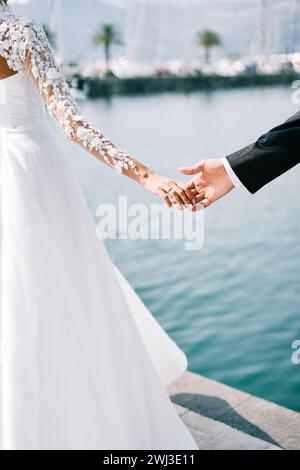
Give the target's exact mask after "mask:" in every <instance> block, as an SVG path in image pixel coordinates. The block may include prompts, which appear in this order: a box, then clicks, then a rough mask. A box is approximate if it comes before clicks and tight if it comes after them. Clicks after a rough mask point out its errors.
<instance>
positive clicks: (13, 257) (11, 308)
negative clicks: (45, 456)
mask: <svg viewBox="0 0 300 470" xmlns="http://www.w3.org/2000/svg"><path fill="white" fill-rule="evenodd" d="M0 56H1V57H2V58H4V59H6V60H7V64H8V66H9V67H10V68H11V69H12V70H14V71H15V72H17V73H16V74H15V75H12V76H10V77H9V78H5V79H3V80H1V81H0V163H1V169H0V195H1V213H0V216H1V219H0V222H1V224H0V226H1V239H0V248H1V260H0V261H1V278H0V288H1V292H0V294H1V330H0V331H1V382H0V399H1V415H0V419H1V439H0V441H1V449H16V450H19V449H25V450H29V449H34V450H38V449H43V450H46V449H66V450H71V449H112V450H114V449H156V450H161V449H174V450H176V449H181V450H184V449H197V445H196V443H195V441H194V439H193V437H192V435H191V434H190V432H189V431H188V430H187V428H186V427H185V425H184V424H183V423H182V421H181V420H180V418H179V417H178V415H177V413H176V411H175V409H174V406H173V404H172V402H171V401H170V399H169V397H168V395H167V393H166V390H165V386H166V385H167V384H169V383H170V382H171V381H173V380H174V379H176V378H177V377H179V376H180V375H181V374H182V373H183V372H184V371H185V369H186V357H185V355H184V353H183V352H182V351H181V350H180V349H179V348H178V347H177V345H176V344H175V343H174V342H173V341H172V340H171V338H169V336H167V334H166V333H165V332H164V331H163V329H162V328H161V327H160V325H159V324H158V323H157V322H156V320H155V319H154V318H153V316H152V315H151V314H150V312H149V311H148V310H147V309H146V307H145V306H144V305H143V304H142V302H141V301H140V299H139V298H138V297H137V295H136V294H135V292H134V291H133V290H132V289H131V287H130V286H129V285H128V283H127V282H126V281H125V279H124V278H123V277H122V275H121V274H120V273H119V272H118V271H117V270H116V269H115V268H114V265H113V264H112V262H111V260H110V258H109V256H108V254H107V252H106V249H105V247H104V245H103V243H102V242H101V241H100V240H99V239H98V238H97V236H96V227H95V223H94V220H93V218H92V216H91V214H90V212H89V210H88V208H87V205H86V202H85V200H84V197H83V195H82V192H81V189H80V187H79V185H78V183H77V181H76V179H75V178H74V177H73V176H72V175H71V174H70V171H69V168H68V165H67V163H66V158H65V155H64V146H63V143H62V142H60V141H59V140H58V139H57V136H56V134H55V133H54V132H53V130H52V129H51V126H50V125H49V123H48V115H47V114H46V108H45V104H44V101H45V103H46V104H47V107H48V110H49V111H50V113H51V114H52V115H53V116H54V117H55V118H56V120H57V121H58V123H59V124H60V126H61V127H62V129H63V130H64V132H65V134H66V135H67V136H68V137H69V138H71V139H72V140H74V141H75V142H77V143H79V144H81V145H83V146H84V147H85V148H86V149H87V150H95V149H96V151H98V152H99V159H103V160H106V162H107V163H109V164H111V166H113V167H115V168H119V169H121V170H122V168H127V167H129V168H130V167H132V171H133V170H134V168H133V165H132V163H131V161H130V159H129V157H128V156H127V154H126V153H125V152H124V151H122V150H120V149H116V148H115V147H114V146H113V144H111V142H110V141H109V140H108V139H106V138H105V137H104V136H102V134H100V133H99V132H98V131H97V130H95V129H94V128H92V127H91V126H90V125H89V124H88V123H87V122H86V121H85V120H84V119H83V118H82V116H80V115H79V114H78V111H79V110H78V108H77V107H76V104H75V103H74V101H73V100H72V97H71V95H70V94H69V89H68V87H67V84H66V82H65V80H64V78H63V77H62V75H61V74H60V72H59V69H58V68H57V65H56V64H55V61H54V59H53V57H52V55H51V50H50V47H49V44H48V42H47V39H46V36H45V34H44V32H43V30H42V27H41V26H40V25H39V24H37V23H36V22H34V21H33V20H31V19H29V18H25V17H16V16H15V15H14V14H13V13H12V11H11V10H10V8H8V7H6V8H3V7H0ZM74 123H75V125H74ZM62 141H63V139H62ZM87 158H89V157H88V156H87ZM141 269H142V266H141Z"/></svg>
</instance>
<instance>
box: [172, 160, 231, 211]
mask: <svg viewBox="0 0 300 470" xmlns="http://www.w3.org/2000/svg"><path fill="white" fill-rule="evenodd" d="M180 171H181V173H183V174H185V175H196V176H195V177H194V178H193V179H192V180H191V181H190V182H189V183H188V184H187V185H186V186H185V188H186V189H187V190H191V191H193V192H194V194H195V200H196V202H197V203H200V202H201V204H203V206H204V207H208V206H209V205H210V204H212V203H213V202H215V201H217V200H218V199H220V198H221V197H223V196H225V195H226V194H228V193H229V192H230V191H231V190H232V189H233V188H234V185H233V183H232V181H231V179H230V177H229V176H228V173H227V171H226V169H225V167H224V165H223V162H222V160H202V161H201V162H199V163H198V164H196V165H194V166H191V167H182V168H180Z"/></svg>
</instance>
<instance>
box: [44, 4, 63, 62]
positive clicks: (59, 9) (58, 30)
mask: <svg viewBox="0 0 300 470" xmlns="http://www.w3.org/2000/svg"><path fill="white" fill-rule="evenodd" d="M48 5H49V9H50V29H51V31H53V33H54V34H55V38H56V45H57V60H58V62H59V63H60V64H63V63H64V61H65V40H64V15H63V5H62V1H61V0H48Z"/></svg>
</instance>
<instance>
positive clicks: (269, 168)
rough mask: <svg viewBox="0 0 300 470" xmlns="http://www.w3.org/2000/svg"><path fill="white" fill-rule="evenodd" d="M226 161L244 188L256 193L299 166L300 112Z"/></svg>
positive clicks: (228, 157)
mask: <svg viewBox="0 0 300 470" xmlns="http://www.w3.org/2000/svg"><path fill="white" fill-rule="evenodd" d="M227 160H228V162H229V164H230V165H231V167H232V169H233V171H234V172H235V174H236V175H237V176H238V178H239V179H240V180H241V182H242V183H243V184H244V186H245V187H246V188H247V189H248V190H249V191H250V192H251V193H252V194H254V193H255V192H256V191H258V190H259V189H260V188H261V187H262V186H264V185H265V184H267V183H269V182H270V181H272V180H274V179H275V178H277V177H278V176H280V175H282V174H283V173H285V172H286V171H288V170H289V169H290V168H292V167H293V166H295V165H297V164H298V163H300V112H298V113H297V114H294V116H292V117H291V118H289V119H288V120H287V121H286V122H284V123H283V124H281V125H280V126H277V127H274V129H271V130H270V131H269V132H267V133H266V134H264V135H262V136H261V137H260V138H259V139H258V140H257V141H256V142H254V143H253V144H250V145H248V146H247V147H245V148H243V149H242V150H238V151H237V152H235V153H232V154H231V155H229V156H227Z"/></svg>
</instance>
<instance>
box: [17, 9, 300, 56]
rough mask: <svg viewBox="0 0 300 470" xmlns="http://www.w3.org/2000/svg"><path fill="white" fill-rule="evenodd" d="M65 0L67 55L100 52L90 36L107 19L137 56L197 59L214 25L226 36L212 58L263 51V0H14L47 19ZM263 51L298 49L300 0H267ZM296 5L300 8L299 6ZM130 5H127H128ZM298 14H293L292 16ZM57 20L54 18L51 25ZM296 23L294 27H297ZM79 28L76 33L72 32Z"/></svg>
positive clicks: (128, 50)
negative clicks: (201, 34)
mask: <svg viewBox="0 0 300 470" xmlns="http://www.w3.org/2000/svg"><path fill="white" fill-rule="evenodd" d="M59 1H60V2H61V5H62V9H61V11H62V15H61V22H60V24H62V28H60V29H61V30H62V31H63V33H62V35H63V37H64V44H65V51H66V56H67V57H68V58H69V59H70V60H78V59H80V58H81V57H82V56H89V55H90V54H92V55H93V54H94V55H95V56H100V55H101V53H102V51H101V48H99V47H98V48H95V47H94V46H93V45H92V44H91V35H92V32H93V31H94V30H95V28H96V27H97V26H99V25H100V24H101V23H103V22H112V23H114V24H116V26H117V27H118V29H119V30H120V32H121V36H122V38H123V42H124V44H125V46H126V48H125V47H121V48H118V47H114V48H113V52H114V54H117V55H124V54H127V55H128V56H129V57H131V58H136V59H141V60H143V59H146V60H151V59H159V60H167V59H177V58H184V59H193V58H195V57H197V55H199V50H197V49H196V48H195V34H196V32H197V31H201V30H203V29H205V28H209V29H213V30H215V31H216V32H217V33H219V34H220V36H221V38H222V47H219V48H216V49H215V50H214V52H213V56H214V57H218V56H224V55H228V54H250V55H253V54H256V53H259V52H260V50H261V9H260V5H261V0H29V2H28V0H16V2H15V3H17V4H19V5H20V4H22V3H26V2H27V3H28V4H27V5H26V7H25V8H24V7H23V8H22V7H21V6H19V7H18V8H17V10H19V11H22V13H23V12H24V13H26V14H29V15H30V16H34V17H35V18H37V19H38V20H40V21H42V22H45V23H49V18H50V14H49V13H50V10H49V8H48V7H49V6H51V5H54V3H55V2H59ZM266 5H267V8H266V15H265V16H266V21H265V33H264V36H265V37H264V42H265V52H266V53H278V52H286V51H290V50H291V48H292V44H294V45H296V46H297V48H298V50H299V51H300V0H266ZM296 5H298V9H295V6H296ZM126 7H128V8H126ZM293 18H294V19H293ZM53 25H54V23H53V22H51V27H52V29H53ZM293 25H294V26H293ZM74 32H76V34H74Z"/></svg>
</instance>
